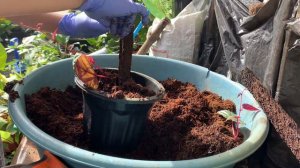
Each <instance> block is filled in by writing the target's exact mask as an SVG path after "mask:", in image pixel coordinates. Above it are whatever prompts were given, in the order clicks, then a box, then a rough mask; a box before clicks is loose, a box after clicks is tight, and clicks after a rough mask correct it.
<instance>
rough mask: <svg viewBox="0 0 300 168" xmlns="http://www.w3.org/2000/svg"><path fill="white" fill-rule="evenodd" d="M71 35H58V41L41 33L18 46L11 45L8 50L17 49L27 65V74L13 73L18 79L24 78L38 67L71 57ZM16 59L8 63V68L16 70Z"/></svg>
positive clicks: (12, 70) (22, 62)
mask: <svg viewBox="0 0 300 168" xmlns="http://www.w3.org/2000/svg"><path fill="white" fill-rule="evenodd" d="M68 41H69V37H66V36H62V35H57V36H56V43H55V42H53V41H51V40H49V39H48V37H47V35H46V34H44V33H39V34H37V35H33V36H30V37H28V38H27V40H26V41H24V42H23V43H22V44H20V45H18V46H10V47H8V48H7V52H13V51H14V50H15V49H17V50H18V51H19V53H20V55H21V57H22V58H21V60H20V64H25V65H26V68H27V69H26V74H16V73H12V75H14V76H15V78H16V79H19V78H23V77H24V76H26V75H27V74H29V73H31V72H32V71H34V70H36V69H37V68H39V67H41V66H43V65H46V64H48V63H51V62H54V61H57V60H60V59H63V58H69V57H71V56H72V54H70V53H69V50H68V48H67V43H68ZM14 62H15V60H14V61H13V62H11V63H9V64H7V70H9V71H10V72H14V64H13V63H14Z"/></svg>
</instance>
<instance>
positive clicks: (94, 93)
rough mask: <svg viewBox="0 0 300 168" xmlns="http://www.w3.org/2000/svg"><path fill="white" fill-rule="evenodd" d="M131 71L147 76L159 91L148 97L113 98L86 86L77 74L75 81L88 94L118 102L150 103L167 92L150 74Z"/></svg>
mask: <svg viewBox="0 0 300 168" xmlns="http://www.w3.org/2000/svg"><path fill="white" fill-rule="evenodd" d="M102 69H109V70H118V68H110V67H106V68H102ZM131 73H133V74H136V75H139V76H141V77H143V78H146V79H148V80H149V81H151V82H153V83H154V84H155V85H156V86H157V88H158V92H156V93H155V95H154V96H151V97H146V98H126V97H125V98H123V99H116V98H111V97H109V96H108V95H109V94H108V93H107V92H104V91H99V90H93V89H90V88H88V87H86V86H85V85H84V83H83V82H82V81H81V80H80V79H79V78H78V77H77V76H76V75H75V79H74V80H75V83H76V85H77V86H78V87H79V88H80V89H81V90H83V91H84V92H86V93H87V94H91V95H93V96H95V97H99V98H102V99H109V100H111V101H116V102H122V101H124V102H125V101H126V102H132V103H137V102H140V103H150V102H155V101H157V100H159V99H161V98H162V97H163V96H164V94H165V88H164V87H163V85H162V84H161V83H159V82H158V81H157V80H156V79H154V78H152V77H150V76H148V75H145V74H143V73H140V72H136V71H131Z"/></svg>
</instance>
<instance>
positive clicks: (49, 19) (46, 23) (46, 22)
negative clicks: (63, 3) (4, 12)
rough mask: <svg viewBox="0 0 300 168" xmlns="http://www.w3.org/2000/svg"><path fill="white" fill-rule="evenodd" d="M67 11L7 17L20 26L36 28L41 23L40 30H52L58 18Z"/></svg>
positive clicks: (57, 22)
mask: <svg viewBox="0 0 300 168" xmlns="http://www.w3.org/2000/svg"><path fill="white" fill-rule="evenodd" d="M67 13H68V12H67V11H61V12H51V13H41V14H35V15H25V16H13V17H7V19H9V20H11V21H12V22H13V23H16V24H18V25H20V26H23V27H27V28H33V29H36V28H37V25H39V24H41V25H40V26H41V27H40V30H42V31H46V32H54V31H55V30H56V29H57V27H58V24H59V22H60V20H61V19H62V18H63V17H64V16H65V15H66V14H67Z"/></svg>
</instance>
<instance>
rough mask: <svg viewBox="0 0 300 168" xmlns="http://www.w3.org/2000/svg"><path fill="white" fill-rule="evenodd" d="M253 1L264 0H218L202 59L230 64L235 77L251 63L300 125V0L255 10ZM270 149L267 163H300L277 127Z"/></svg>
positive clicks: (276, 0)
mask: <svg viewBox="0 0 300 168" xmlns="http://www.w3.org/2000/svg"><path fill="white" fill-rule="evenodd" d="M254 3H260V2H259V1H257V0H230V1H224V0H214V1H213V5H212V8H211V9H210V11H209V18H208V19H207V20H206V21H205V25H204V29H203V33H202V40H201V45H200V48H201V50H200V53H199V58H198V61H199V62H198V64H199V65H203V66H206V67H208V68H209V69H210V70H212V71H216V72H219V73H222V74H225V75H226V72H227V70H228V69H229V73H228V74H229V77H231V79H232V80H235V81H239V78H240V75H241V74H240V73H241V70H243V69H244V68H245V67H247V68H249V69H250V70H251V71H252V72H254V74H255V75H256V77H258V78H259V80H260V81H261V82H262V83H263V85H264V86H265V87H266V88H267V89H268V91H269V92H270V93H271V94H272V95H273V96H275V93H276V98H277V100H278V101H279V102H280V103H281V105H282V106H283V108H284V109H285V110H286V111H287V112H288V114H289V115H290V116H292V117H293V118H294V120H295V121H296V122H297V123H298V126H299V124H300V102H299V101H298V100H299V97H300V89H299V88H300V79H299V77H297V74H298V73H299V72H300V57H299V56H300V39H299V38H298V36H296V34H299V30H300V26H299V25H300V21H299V22H297V21H295V20H294V18H295V17H296V15H295V14H296V9H297V7H298V5H299V2H298V1H297V0H269V1H267V2H266V3H265V4H264V6H263V7H262V8H261V9H260V10H258V12H257V13H256V14H255V15H253V16H250V15H249V6H250V5H252V4H254ZM287 25H289V26H288V28H289V29H288V31H287ZM216 32H218V34H214V33H216ZM220 44H221V45H220ZM224 60H225V61H224ZM224 62H225V63H224ZM299 132H300V131H299ZM299 136H300V133H299ZM296 138H297V137H296ZM299 138H300V137H298V139H299ZM299 145H300V144H299ZM267 155H268V158H269V161H265V162H266V165H265V166H266V167H282V168H284V167H293V166H294V167H297V166H299V165H297V161H295V158H293V157H291V156H292V154H291V152H290V151H289V149H288V148H287V146H286V144H284V143H283V141H282V139H280V137H278V135H276V131H275V130H274V129H271V130H270V137H269V139H268V141H267ZM298 163H299V161H298Z"/></svg>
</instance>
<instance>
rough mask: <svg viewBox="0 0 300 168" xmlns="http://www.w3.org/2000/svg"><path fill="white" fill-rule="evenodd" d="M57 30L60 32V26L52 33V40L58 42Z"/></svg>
mask: <svg viewBox="0 0 300 168" xmlns="http://www.w3.org/2000/svg"><path fill="white" fill-rule="evenodd" d="M57 32H58V28H56V29H55V30H54V32H53V33H52V41H54V42H56V35H57Z"/></svg>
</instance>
